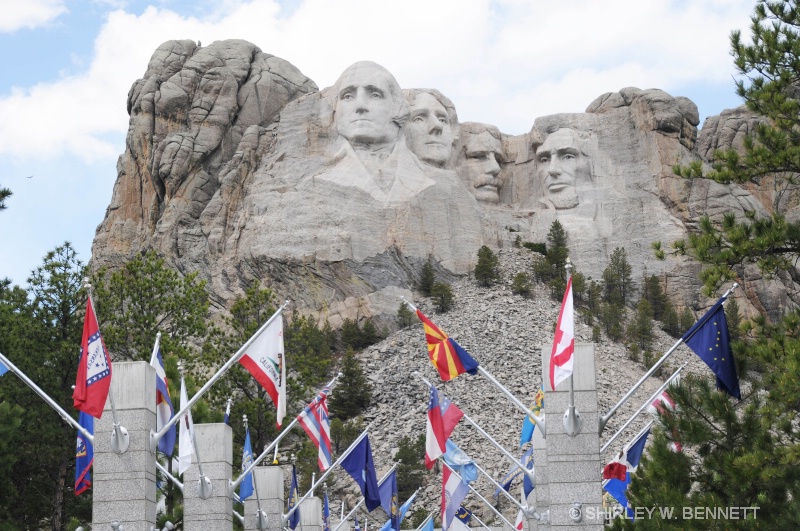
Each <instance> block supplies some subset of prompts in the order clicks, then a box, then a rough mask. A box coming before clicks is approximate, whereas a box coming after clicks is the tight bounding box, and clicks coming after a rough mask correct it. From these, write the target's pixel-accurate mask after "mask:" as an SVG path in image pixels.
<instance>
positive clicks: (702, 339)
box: [681, 297, 742, 400]
mask: <svg viewBox="0 0 800 531" xmlns="http://www.w3.org/2000/svg"><path fill="white" fill-rule="evenodd" d="M723 302H725V297H722V298H721V299H720V300H718V301H717V303H716V304H714V306H712V307H711V309H710V310H708V311H707V312H706V314H705V315H704V316H703V317H701V318H700V320H699V321H697V322H696V323H695V324H694V326H692V327H691V328H690V329H689V330H688V331H687V332H686V333H685V334H683V337H682V338H681V339H682V340H683V342H684V343H686V344H687V345H688V346H689V347H690V348H691V349H692V350H694V351H695V353H696V354H697V355H698V356H700V359H702V360H703V361H704V362H706V365H708V366H709V367H710V368H711V370H712V371H714V374H716V375H717V389H722V390H723V391H725V392H726V393H728V394H729V395H731V396H732V397H734V398H737V399H739V400H741V399H742V395H741V393H740V392H739V377H738V376H737V374H736V364H735V363H734V361H733V352H732V351H731V346H730V336H729V335H728V321H727V320H726V319H725V310H724V309H723V307H722V303H723Z"/></svg>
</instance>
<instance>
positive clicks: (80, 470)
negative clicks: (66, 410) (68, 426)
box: [75, 411, 94, 496]
mask: <svg viewBox="0 0 800 531" xmlns="http://www.w3.org/2000/svg"><path fill="white" fill-rule="evenodd" d="M78 423H79V424H80V425H81V427H83V429H85V430H86V431H88V432H89V433H91V434H92V435H94V417H93V416H91V415H89V414H88V413H84V412H83V411H81V412H80V415H79V416H78ZM92 461H94V446H93V445H92V441H90V440H89V439H87V438H86V437H84V435H83V434H82V433H81V432H80V431H79V432H78V444H77V446H76V448H75V495H76V496H77V495H78V494H80V493H81V492H83V491H85V490H86V489H88V488H89V487H91V486H92V474H91V470H92Z"/></svg>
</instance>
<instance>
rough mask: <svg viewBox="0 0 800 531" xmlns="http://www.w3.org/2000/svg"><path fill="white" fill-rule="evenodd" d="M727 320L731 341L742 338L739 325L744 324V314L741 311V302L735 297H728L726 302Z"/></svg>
mask: <svg viewBox="0 0 800 531" xmlns="http://www.w3.org/2000/svg"><path fill="white" fill-rule="evenodd" d="M725 320H726V321H728V332H729V334H730V337H731V341H738V340H739V339H740V338H741V332H740V331H739V327H740V326H741V324H742V316H741V314H740V313H739V303H737V302H736V299H734V298H733V297H728V299H727V301H726V302H725Z"/></svg>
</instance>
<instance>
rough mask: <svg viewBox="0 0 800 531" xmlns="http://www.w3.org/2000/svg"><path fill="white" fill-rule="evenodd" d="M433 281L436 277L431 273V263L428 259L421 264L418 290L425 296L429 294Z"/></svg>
mask: <svg viewBox="0 0 800 531" xmlns="http://www.w3.org/2000/svg"><path fill="white" fill-rule="evenodd" d="M434 282H436V277H435V275H434V273H433V264H432V263H431V261H430V259H428V261H427V262H425V264H424V265H423V266H422V274H421V275H420V278H419V290H420V291H421V292H422V294H423V295H425V296H426V297H430V296H431V289H433V283H434Z"/></svg>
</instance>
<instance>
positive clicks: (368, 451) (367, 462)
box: [342, 435, 381, 512]
mask: <svg viewBox="0 0 800 531" xmlns="http://www.w3.org/2000/svg"><path fill="white" fill-rule="evenodd" d="M342 468H344V469H345V470H346V471H347V473H348V474H350V476H351V477H352V478H353V479H354V480H355V481H356V483H358V487H359V488H360V489H361V495H362V496H364V505H365V506H366V507H367V511H370V512H372V510H373V509H375V508H377V507H380V505H381V495H380V489H379V488H378V478H377V476H376V475H375V463H374V461H373V460H372V448H371V447H370V445H369V435H365V436H364V438H363V439H361V440H360V441H359V442H358V444H357V445H356V446H355V447H353V450H352V451H351V452H350V454H349V455H348V456H347V457H345V458H344V460H342Z"/></svg>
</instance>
